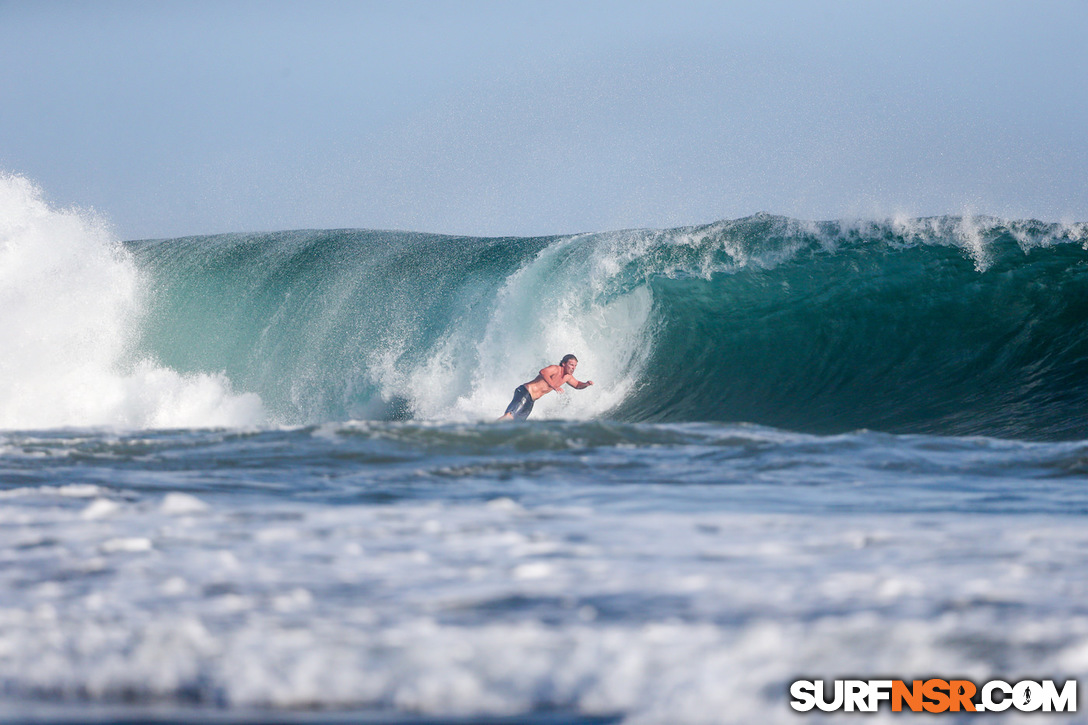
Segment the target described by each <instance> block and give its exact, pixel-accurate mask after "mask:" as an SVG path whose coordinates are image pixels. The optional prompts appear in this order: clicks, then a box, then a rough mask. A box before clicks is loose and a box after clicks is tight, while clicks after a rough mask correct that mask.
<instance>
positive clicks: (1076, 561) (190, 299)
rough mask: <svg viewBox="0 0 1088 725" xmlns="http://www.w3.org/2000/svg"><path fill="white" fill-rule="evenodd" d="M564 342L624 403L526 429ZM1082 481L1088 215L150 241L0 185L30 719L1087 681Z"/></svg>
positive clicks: (266, 714) (793, 716)
mask: <svg viewBox="0 0 1088 725" xmlns="http://www.w3.org/2000/svg"><path fill="white" fill-rule="evenodd" d="M566 353H574V354H576V355H577V356H578V358H579V360H580V364H579V370H578V374H579V377H580V378H583V379H592V380H594V381H595V385H594V386H593V387H592V388H589V389H587V390H581V391H578V390H571V389H568V391H567V393H566V394H564V395H549V396H545V397H544V398H542V399H541V400H539V401H538V402H537V405H536V407H535V410H534V412H533V415H532V417H531V418H530V419H529V420H528V421H526V422H523V423H511V424H496V423H494V422H493V421H494V419H495V418H497V417H498V416H499V415H500V414H501V413H502V411H503V410H504V409H505V407H506V404H507V403H508V402H509V400H510V397H511V395H512V392H513V389H514V388H515V387H516V386H518V385H519V384H521V383H523V382H525V381H526V380H529V379H530V378H532V377H533V376H535V374H536V371H537V370H538V369H540V368H541V367H543V366H544V365H546V364H549V363H555V362H558V360H559V358H560V357H561V356H562V355H564V354H566ZM1086 477H1088V224H1085V223H1073V222H1063V223H1053V222H1042V221H1037V220H1015V219H1002V218H996V217H987V216H981V215H974V216H941V217H932V218H910V217H898V218H890V219H880V220H838V221H805V220H796V219H791V218H787V217H783V216H775V215H771V214H757V215H754V216H750V217H746V218H742V219H736V220H723V221H718V222H714V223H711V224H706V225H701V226H692V227H685V228H679V229H669V230H645V229H640V230H626V231H610V232H592V233H585V234H575V235H562V236H549V237H537V238H475V237H463V236H448V235H440V234H424V233H414V232H399V231H376V230H353V229H345V230H300V231H284V232H261V233H242V232H240V233H232V234H221V235H214V236H199V237H186V238H180V239H156V240H129V241H122V240H120V239H118V238H117V237H116V235H114V234H113V232H112V231H111V229H110V226H109V224H108V222H107V221H106V220H105V218H104V217H103V216H102V215H100V214H96V213H94V212H92V211H90V210H83V209H58V208H55V207H54V206H52V205H50V204H49V203H48V202H47V201H46V199H45V195H44V193H43V192H42V190H41V189H39V188H38V187H37V186H36V185H35V184H33V183H32V182H31V181H29V180H27V179H25V178H23V177H20V176H13V175H5V176H0V558H2V561H3V566H2V567H0V693H3V697H2V698H0V718H3V719H4V720H5V721H8V722H31V721H34V722H42V721H45V722H128V721H136V720H139V721H157V722H191V721H208V722H266V721H276V722H355V721H364V722H390V723H406V722H411V723H417V722H418V723H423V722H427V723H455V722H456V723H463V722H494V723H514V722H519V723H520V722H537V723H568V722H570V723H576V722H577V723H580V722H623V723H723V722H724V723H734V722H735V723H750V722H767V723H778V722H793V721H795V720H798V719H806V720H809V721H821V716H820V715H819V714H809V715H804V716H801V715H798V714H797V713H794V712H793V711H792V710H791V708H790V707H789V705H788V701H789V696H788V691H789V683H790V682H791V681H793V680H795V679H819V678H823V679H836V678H839V679H842V678H848V677H864V678H880V677H889V678H891V677H894V678H901V679H905V680H910V679H915V678H925V677H930V676H945V677H964V678H967V679H972V680H973V681H975V682H985V681H987V680H990V679H1003V680H1006V681H1009V682H1015V681H1017V680H1020V679H1036V680H1038V679H1043V678H1047V679H1057V680H1065V679H1071V678H1083V675H1084V674H1085V672H1086V670H1088V604H1086V602H1088V575H1086V574H1085V572H1086V571H1088V567H1086V566H1085V564H1086V563H1088V560H1086V555H1088V554H1086V553H1088V529H1086V528H1085V527H1084V522H1085V517H1086V516H1088V492H1086V490H1085V483H1086V481H1088V478H1086ZM823 717H825V718H827V717H828V716H823ZM869 717H870V718H871V719H872V720H873V721H876V722H884V721H886V720H887V721H891V720H892V717H893V716H892V713H890V712H887V711H885V712H881V713H879V714H877V715H875V716H869ZM1000 717H1001V719H1002V720H1003V721H1008V722H1010V723H1012V722H1018V721H1021V720H1028V719H1032V718H1031V717H1030V716H1028V715H1021V714H1017V713H1016V712H1012V711H1010V712H1007V713H1005V714H1003V715H1001V716H1000ZM831 719H834V718H833V717H832V718H831ZM951 719H952V718H950V721H951ZM1048 719H1050V720H1052V721H1057V722H1063V721H1071V722H1076V721H1081V720H1078V719H1077V716H1076V714H1072V715H1057V716H1055V715H1051V716H1048Z"/></svg>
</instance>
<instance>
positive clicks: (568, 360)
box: [559, 355, 578, 375]
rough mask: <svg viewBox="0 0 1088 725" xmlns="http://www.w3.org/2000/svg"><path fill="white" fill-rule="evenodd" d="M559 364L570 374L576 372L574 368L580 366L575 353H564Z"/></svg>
mask: <svg viewBox="0 0 1088 725" xmlns="http://www.w3.org/2000/svg"><path fill="white" fill-rule="evenodd" d="M559 366H560V367H561V368H563V372H565V373H566V374H567V375H570V374H571V373H573V372H574V368H576V367H578V358H576V357H574V355H564V356H563V359H562V360H560V361H559Z"/></svg>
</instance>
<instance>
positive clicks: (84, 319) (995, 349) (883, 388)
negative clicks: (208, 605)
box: [0, 177, 1088, 439]
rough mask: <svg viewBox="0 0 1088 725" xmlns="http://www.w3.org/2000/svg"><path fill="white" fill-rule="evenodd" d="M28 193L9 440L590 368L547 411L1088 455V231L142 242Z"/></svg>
mask: <svg viewBox="0 0 1088 725" xmlns="http://www.w3.org/2000/svg"><path fill="white" fill-rule="evenodd" d="M20 184H21V185H22V186H23V187H25V188H24V189H23V197H24V199H23V203H24V206H29V207H35V205H37V206H36V207H35V208H36V209H37V216H36V217H35V219H31V220H29V221H24V222H21V224H22V226H20V225H19V224H14V225H11V224H9V228H8V230H7V231H6V232H5V236H3V237H0V239H3V240H5V241H3V243H2V244H3V246H2V247H0V255H3V256H2V257H0V260H2V266H0V270H2V271H3V274H4V277H5V279H4V288H3V290H4V291H3V294H4V295H5V297H4V299H5V305H7V304H8V300H9V299H10V300H13V301H14V305H13V306H12V307H5V309H11V310H14V314H13V315H11V316H6V317H7V318H8V324H6V325H5V328H6V329H5V330H4V331H3V333H2V334H3V335H4V336H5V337H4V339H5V341H6V342H11V341H15V342H16V343H18V344H16V345H15V346H14V347H13V346H11V345H7V346H6V348H5V349H6V350H8V351H9V352H6V353H5V354H4V357H5V358H8V360H7V364H6V365H5V369H4V372H5V377H6V378H7V379H8V380H14V382H15V389H16V390H17V391H19V392H17V393H2V395H6V396H8V397H9V399H15V400H16V402H18V403H19V404H18V405H12V404H10V400H7V399H6V400H3V401H0V403H2V407H0V409H2V410H3V411H4V413H3V418H2V419H0V426H3V427H8V428H13V427H34V426H37V425H46V426H55V425H81V424H100V423H103V422H105V423H110V422H113V423H117V424H121V425H126V424H130V425H137V426H140V425H145V426H161V425H239V424H249V423H276V424H301V423H318V422H322V421H337V420H348V419H356V420H408V419H416V420H442V421H473V420H483V419H490V418H494V417H497V416H498V415H499V414H500V413H501V412H502V410H503V409H504V408H505V406H506V403H507V402H509V398H510V396H511V393H512V390H513V388H514V387H516V386H517V385H518V384H520V383H522V382H524V381H525V380H527V379H529V378H530V377H532V376H533V375H535V372H536V370H538V369H539V368H540V367H542V366H543V365H544V364H547V363H550V362H555V361H557V360H558V358H559V357H560V356H562V355H563V354H565V353H568V352H573V353H575V354H576V355H578V357H579V359H580V363H581V364H580V367H579V371H578V373H579V377H584V378H588V379H592V380H594V381H595V385H594V387H592V388H590V389H588V390H585V391H569V394H566V395H563V396H557V395H550V396H546V397H545V398H542V399H541V400H540V401H539V402H538V404H537V407H536V410H535V411H534V418H545V419H546V418H565V419H610V420H616V421H625V422H681V421H723V422H751V423H757V424H762V425H769V426H774V427H778V428H784V429H788V430H794V431H800V432H812V433H835V432H842V431H849V430H857V429H874V430H881V431H887V432H897V433H898V432H902V433H932V434H939V435H987V436H996V437H1011V438H1025V439H1084V438H1088V406H1086V401H1088V225H1086V224H1053V223H1044V222H1039V221H1033V220H1004V219H995V218H986V217H978V218H967V217H935V218H927V219H889V220H880V221H855V222H844V221H839V222H802V221H797V220H793V219H788V218H784V217H778V216H771V215H766V214H760V215H756V216H753V217H748V218H745V219H738V220H732V221H722V222H717V223H714V224H710V225H705V226H699V227H688V228H682V229H673V230H632V231H620V232H604V233H594V234H582V235H572V236H556V237H539V238H471V237H453V236H443V235H430V234H415V233H406V232H387V231H365V230H315V231H294V232H278V233H260V234H230V235H218V236H203V237H189V238H182V239H170V240H143V241H134V242H127V243H125V244H123V245H119V244H117V243H116V242H113V241H111V240H109V239H108V238H107V237H108V235H106V234H105V233H104V232H103V231H102V230H101V229H100V227H99V226H96V225H95V224H93V223H88V222H87V220H86V215H85V214H82V213H79V212H73V211H56V210H51V209H48V208H46V207H45V206H44V205H43V203H42V202H41V200H40V195H37V196H36V192H35V191H33V190H32V189H31V190H30V191H27V188H30V187H28V185H27V184H26V182H24V181H21V180H18V179H17V177H15V178H14V179H13V178H9V179H7V180H4V181H3V182H2V183H0V187H3V188H4V189H6V191H5V192H4V193H5V194H7V197H13V196H18V195H17V194H12V193H11V189H12V188H13V187H18V186H20ZM0 204H3V208H4V209H8V208H9V207H13V206H14V207H18V205H19V202H18V201H17V200H15V199H14V198H6V197H3V198H0ZM26 216H27V215H26V214H24V217H26ZM30 216H33V215H30ZM61 220H67V221H66V222H65V223H67V224H69V225H70V228H68V227H66V228H65V229H63V230H53V228H52V226H51V225H56V224H59V223H60V221H61ZM73 239H74V240H76V242H75V243H74V242H73V241H72V240H73ZM73 247H74V248H76V250H77V253H76V254H75V255H74V256H72V255H70V254H69V253H68V252H66V251H64V250H65V249H69V248H73ZM12 255H14V257H13V256H12ZM81 255H82V256H81ZM20 256H21V257H25V258H32V259H36V258H38V257H41V258H43V259H46V260H54V261H56V260H61V259H64V260H67V261H66V262H65V264H66V265H67V267H64V268H65V269H67V270H68V271H67V272H63V273H61V274H59V275H57V274H53V272H45V273H43V274H45V277H46V278H49V279H52V280H53V282H54V283H55V284H54V289H52V290H51V291H50V292H49V294H42V293H41V292H40V291H39V289H38V287H37V285H39V282H38V281H35V280H38V279H39V278H40V277H41V275H39V277H34V276H33V274H31V273H30V272H26V271H25V270H23V268H21V267H19V266H18V265H16V266H12V265H11V263H10V261H9V260H10V259H12V258H16V257H20ZM88 259H90V260H94V261H95V264H94V265H91V264H88V262H87V261H86V260H88ZM80 260H83V261H80ZM58 263H59V262H58ZM61 266H62V267H63V266H64V265H61ZM43 269H44V267H43ZM111 290H122V291H123V294H121V295H120V297H118V296H117V293H116V292H111ZM43 320H45V321H48V324H47V325H45V329H46V333H47V334H45V335H44V336H43V335H41V334H39V333H40V332H41V330H42V327H43V326H42V324H40V323H41V322H42V321H43ZM20 330H21V331H22V332H20ZM26 330H36V331H37V332H35V333H34V334H29V333H27V332H26ZM32 338H33V339H32ZM58 340H59V341H60V342H61V343H63V344H62V345H61V347H66V349H68V352H66V353H65V354H64V355H60V354H53V353H52V352H51V351H52V350H55V349H56V347H57V345H56V344H55V343H56V342H57V341H58ZM81 346H83V347H81ZM12 350H14V351H15V352H11V351H12ZM84 359H86V360H89V361H93V365H90V366H89V369H86V368H84V369H83V373H82V374H81V375H73V374H72V371H73V370H74V369H76V367H79V366H75V367H73V365H74V362H75V361H77V360H84ZM42 361H45V362H46V363H48V364H44V365H43V364H41V363H42ZM12 376H14V377H12ZM156 376H158V377H160V378H162V379H163V380H164V381H165V382H162V383H161V384H157V383H154V382H152V381H151V378H155V377H156ZM102 381H107V382H110V383H111V384H112V385H113V386H114V387H117V386H118V385H119V386H120V387H121V388H124V389H125V390H126V391H128V393H127V394H128V397H127V398H125V397H124V396H122V399H121V402H120V403H117V402H115V403H114V404H112V405H102V404H101V403H102V401H101V400H98V403H99V405H98V407H97V408H95V406H90V407H91V408H94V413H95V414H94V415H91V414H89V413H88V412H87V411H82V412H80V411H76V413H73V412H72V411H71V410H70V409H69V408H65V407H64V406H63V405H62V404H61V402H59V401H61V400H62V399H66V400H70V399H72V398H78V397H80V396H83V397H84V398H87V399H90V400H92V401H93V400H97V398H98V397H101V396H100V393H101V392H102V390H105V389H106V388H109V387H110V386H109V385H106V386H102V385H98V384H99V383H102ZM114 397H115V398H116V395H114ZM141 405H142V407H141ZM134 409H137V410H136V412H134ZM43 411H45V412H49V415H44V414H43ZM111 416H112V419H111Z"/></svg>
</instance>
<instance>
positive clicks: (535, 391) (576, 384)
mask: <svg viewBox="0 0 1088 725" xmlns="http://www.w3.org/2000/svg"><path fill="white" fill-rule="evenodd" d="M576 367H578V358H576V357H574V356H573V355H564V356H563V359H562V360H560V361H559V364H558V365H549V366H548V367H546V368H543V369H542V370H541V371H540V372H539V373H538V374H537V376H536V377H535V378H533V379H532V380H530V381H529V382H527V383H525V384H524V385H519V386H518V387H517V388H516V389H515V390H514V399H513V400H511V401H510V405H508V406H506V412H505V413H503V416H502V417H501V418H499V420H525V419H526V418H528V417H529V413H532V412H533V401H535V400H537V399H538V398H539V397H540V396H542V395H546V394H548V393H550V392H552V391H553V390H554V391H555V392H557V393H559V394H562V393H563V383H566V384H567V385H569V386H571V387H572V388H576V389H578V390H585V389H586V388H588V387H589V386H590V385H593V381H592V380H587V381H586V382H584V383H583V382H581V381H579V380H575V379H574V368H576Z"/></svg>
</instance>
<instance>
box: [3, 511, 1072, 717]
mask: <svg viewBox="0 0 1088 725" xmlns="http://www.w3.org/2000/svg"><path fill="white" fill-rule="evenodd" d="M236 506H237V504H233V505H231V504H228V505H225V506H222V507H220V506H216V507H214V508H213V509H212V510H210V511H209V512H208V514H207V515H206V516H200V517H194V518H192V519H189V520H186V521H182V520H178V519H172V518H169V517H168V516H164V512H163V511H162V510H161V509H159V508H157V507H147V506H145V507H141V506H131V507H126V508H124V509H122V510H120V511H118V512H117V514H116V515H114V516H111V517H109V518H107V519H98V518H93V519H85V518H82V517H80V516H79V514H78V512H76V511H70V510H42V509H40V508H27V512H28V514H29V515H31V516H32V517H33V520H34V523H35V526H36V529H37V530H38V531H39V535H38V536H37V539H36V541H35V542H32V541H29V540H28V539H27V538H26V536H25V534H23V533H22V532H20V530H19V529H18V528H17V527H8V528H7V529H5V530H4V532H0V546H2V547H4V548H5V549H6V550H8V551H10V552H12V556H11V557H10V558H11V561H9V562H8V566H7V567H6V569H5V575H4V577H5V581H6V582H14V581H29V580H31V579H34V580H42V579H43V578H44V579H45V581H44V583H43V584H41V585H39V586H36V587H34V588H27V587H25V586H22V587H14V586H5V587H4V588H3V589H2V590H0V591H2V592H3V593H2V594H0V679H2V680H3V681H4V683H5V687H6V693H7V694H8V696H9V698H11V699H12V700H14V701H18V700H30V701H34V700H35V699H38V698H40V697H41V695H42V693H55V694H56V695H59V696H62V697H67V698H70V699H72V700H74V701H77V702H79V701H86V700H89V701H91V702H92V703H109V702H121V701H126V702H127V701H135V702H137V703H140V702H144V703H151V702H156V701H158V702H166V703H180V702H184V701H186V699H187V698H191V697H193V696H194V695H196V696H198V697H199V698H201V699H202V700H203V701H204V702H205V703H215V704H217V705H227V706H228V707H242V708H245V707H273V708H279V707H283V708H292V709H297V708H310V707H315V708H322V709H328V708H332V709H335V708H353V707H365V708H377V709H378V710H379V711H381V712H387V713H417V714H430V715H435V716H440V717H451V716H459V715H460V716H466V717H471V716H479V715H492V716H501V715H518V714H523V713H528V712H533V711H537V710H551V709H556V708H560V709H562V708H568V709H570V710H572V711H574V712H578V713H581V714H585V715H608V714H610V713H622V714H623V715H624V716H625V718H624V722H625V723H691V724H697V723H720V722H770V723H778V722H782V723H785V722H793V721H795V717H796V716H795V715H794V713H793V712H792V711H791V710H790V709H789V707H788V704H787V703H786V695H785V693H786V691H787V684H788V682H789V681H790V680H791V679H793V678H797V677H801V676H809V677H812V676H819V677H824V678H835V677H844V676H851V675H855V676H856V675H864V674H866V673H869V674H872V675H874V676H875V675H877V674H881V675H889V674H894V675H896V676H902V677H904V678H906V679H910V678H911V677H914V676H917V675H919V674H920V673H945V674H955V675H957V676H959V675H965V676H969V677H970V678H971V679H975V680H976V681H985V680H986V679H988V678H991V677H994V676H1002V677H1005V678H1013V679H1019V678H1023V677H1027V676H1039V675H1040V673H1045V674H1046V675H1047V676H1055V677H1062V676H1070V675H1072V674H1074V673H1076V672H1082V671H1083V668H1084V666H1085V664H1086V663H1088V654H1086V653H1088V648H1086V646H1085V642H1088V619H1085V617H1084V616H1083V614H1082V611H1081V610H1082V607H1081V602H1082V593H1083V583H1084V582H1083V579H1084V577H1083V575H1082V574H1080V573H1079V569H1078V568H1077V566H1076V562H1077V561H1078V559H1077V557H1076V553H1077V552H1079V551H1081V550H1082V549H1083V547H1084V545H1085V542H1086V534H1085V532H1084V530H1083V527H1082V526H1080V524H1079V523H1078V522H1077V521H1076V520H1069V521H1054V520H1043V519H1032V518H1031V517H1000V518H998V519H989V518H985V519H970V518H962V517H952V516H923V517H918V516H913V515H911V516H853V515H851V516H833V515H831V516H801V515H798V516H783V515H773V514H767V515H754V514H745V515H741V514H728V513H715V512H706V513H701V514H695V515H692V514H670V513H653V512H647V513H640V514H633V513H628V514H615V513H613V514H607V513H601V512H596V513H594V512H589V511H584V510H582V509H576V508H566V507H557V506H551V507H546V508H543V509H536V508H533V507H521V506H510V505H504V506H497V505H494V503H491V504H486V503H485V504H466V505H459V504H433V505H401V506H396V507H388V506H384V505H383V506H365V505H352V506H334V507H322V506H315V505H299V504H298V503H292V504H291V505H289V506H287V505H282V504H280V505H277V504H272V505H271V506H268V505H262V506H261V507H260V510H259V511H258V510H257V509H246V508H243V509H241V511H244V512H245V513H247V515H246V516H244V517H239V516H238V513H239V510H238V509H236V508H235V507H236ZM288 514H290V515H292V516H295V517H296V519H295V520H294V523H293V531H294V535H293V536H292V537H290V538H289V539H284V538H282V537H280V536H278V535H277V536H262V535H260V534H261V532H263V531H268V530H270V529H269V528H267V527H268V526H269V525H270V524H271V525H273V526H274V525H275V524H274V523H272V522H274V521H275V520H276V517H277V516H283V515H288ZM264 516H271V519H269V520H262V519H263V517H264ZM247 522H248V523H247ZM164 524H165V526H164ZM983 540H985V541H986V542H987V545H986V546H985V547H983V546H980V545H979V542H980V541H983ZM29 544H35V546H32V547H29V548H28V545H29ZM227 547H229V548H230V551H229V552H227V551H226V548H227ZM87 551H95V552H97V554H98V558H96V559H94V560H93V561H92V560H83V559H79V558H76V557H77V554H76V552H87ZM167 551H168V552H169V553H168V554H167ZM81 572H83V573H86V574H87V575H93V579H88V578H87V577H86V576H81ZM91 583H93V590H92V591H90V593H88V586H89V585H90V584H91ZM519 603H529V604H530V605H532V606H529V607H528V608H526V607H524V606H521V605H520V604H519ZM4 713H5V710H4V709H3V708H2V707H0V716H3V715H4ZM1009 717H1010V722H1016V721H1019V720H1017V715H1016V714H1015V713H1010V715H1009ZM872 719H873V720H874V721H876V722H894V721H896V719H897V718H896V717H895V716H893V714H892V713H890V712H887V711H884V712H882V713H880V714H877V715H874V716H872ZM1058 721H1062V720H1061V718H1059V720H1058Z"/></svg>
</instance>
